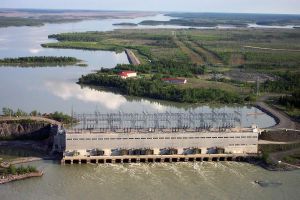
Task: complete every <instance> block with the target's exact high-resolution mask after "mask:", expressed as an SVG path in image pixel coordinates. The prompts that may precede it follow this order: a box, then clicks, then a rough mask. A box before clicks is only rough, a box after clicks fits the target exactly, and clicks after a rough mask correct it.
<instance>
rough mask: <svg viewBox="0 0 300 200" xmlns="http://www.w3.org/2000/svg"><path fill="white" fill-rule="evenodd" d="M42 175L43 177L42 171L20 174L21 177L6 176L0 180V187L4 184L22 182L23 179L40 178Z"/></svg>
mask: <svg viewBox="0 0 300 200" xmlns="http://www.w3.org/2000/svg"><path fill="white" fill-rule="evenodd" d="M43 175H44V172H43V171H39V172H33V173H27V174H21V175H8V176H7V177H4V178H3V177H1V178H0V185H1V184H5V183H10V182H13V181H19V180H24V179H28V178H34V177H42V176H43Z"/></svg>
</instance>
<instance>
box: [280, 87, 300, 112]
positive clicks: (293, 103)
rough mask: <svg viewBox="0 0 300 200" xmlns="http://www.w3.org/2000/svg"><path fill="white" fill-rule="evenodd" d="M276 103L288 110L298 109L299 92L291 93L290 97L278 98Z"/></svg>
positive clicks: (299, 103) (299, 104)
mask: <svg viewBox="0 0 300 200" xmlns="http://www.w3.org/2000/svg"><path fill="white" fill-rule="evenodd" d="M278 103H279V104H281V105H284V106H286V107H287V108H288V109H292V108H300V90H297V91H295V92H293V93H292V95H291V96H282V97H280V98H279V100H278Z"/></svg>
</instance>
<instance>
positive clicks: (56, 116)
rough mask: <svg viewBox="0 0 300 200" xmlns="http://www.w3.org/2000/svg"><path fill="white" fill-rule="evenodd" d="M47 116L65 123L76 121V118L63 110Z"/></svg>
mask: <svg viewBox="0 0 300 200" xmlns="http://www.w3.org/2000/svg"><path fill="white" fill-rule="evenodd" d="M47 118H49V119H54V120H56V121H59V122H62V123H64V124H70V123H72V122H74V123H75V122H76V120H75V119H73V118H72V117H71V116H69V115H66V114H64V113H62V112H54V113H50V114H49V115H48V116H47Z"/></svg>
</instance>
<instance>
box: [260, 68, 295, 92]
mask: <svg viewBox="0 0 300 200" xmlns="http://www.w3.org/2000/svg"><path fill="white" fill-rule="evenodd" d="M278 76H279V77H280V78H279V79H278V80H275V81H271V80H267V81H266V82H265V83H264V84H263V85H262V90H263V91H266V92H279V93H285V92H293V91H295V90H297V89H299V88H300V75H299V74H293V73H291V72H285V73H280V74H278Z"/></svg>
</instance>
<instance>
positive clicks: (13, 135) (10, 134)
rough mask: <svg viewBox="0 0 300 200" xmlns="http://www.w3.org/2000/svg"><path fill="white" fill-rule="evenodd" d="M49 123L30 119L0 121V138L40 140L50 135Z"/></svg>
mask: <svg viewBox="0 0 300 200" xmlns="http://www.w3.org/2000/svg"><path fill="white" fill-rule="evenodd" d="M50 130H51V125H50V124H48V123H45V122H37V121H32V120H20V121H3V122H0V139H2V140H6V139H7V140H11V139H33V140H42V139H46V138H48V137H49V136H50Z"/></svg>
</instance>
